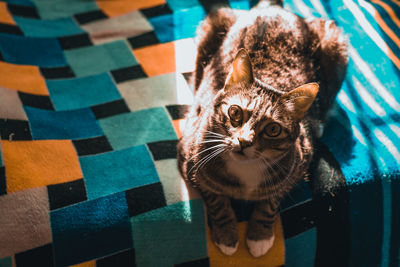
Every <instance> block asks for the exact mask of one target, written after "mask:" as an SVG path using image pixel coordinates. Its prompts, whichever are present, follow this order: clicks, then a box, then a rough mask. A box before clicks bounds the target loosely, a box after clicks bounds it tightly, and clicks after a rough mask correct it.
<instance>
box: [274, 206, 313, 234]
mask: <svg viewBox="0 0 400 267" xmlns="http://www.w3.org/2000/svg"><path fill="white" fill-rule="evenodd" d="M315 210H316V208H315V204H314V202H313V201H312V200H309V201H306V202H304V203H301V204H299V205H296V206H293V207H291V208H288V209H286V210H284V211H282V212H281V213H280V215H281V219H282V227H283V232H284V235H285V239H288V238H291V237H293V236H296V235H298V234H301V233H303V232H306V231H307V230H309V229H311V228H313V227H315V226H316V225H315V219H316V218H315Z"/></svg>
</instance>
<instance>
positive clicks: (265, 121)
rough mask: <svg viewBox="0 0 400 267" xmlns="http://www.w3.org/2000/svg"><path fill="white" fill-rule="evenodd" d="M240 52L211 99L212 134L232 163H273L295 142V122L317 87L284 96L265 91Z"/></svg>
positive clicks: (272, 91)
mask: <svg viewBox="0 0 400 267" xmlns="http://www.w3.org/2000/svg"><path fill="white" fill-rule="evenodd" d="M240 53H245V52H239V53H238V56H236V59H235V61H234V63H233V70H232V72H231V73H230V76H229V77H228V79H227V82H226V84H225V87H224V89H222V90H221V91H220V92H219V93H218V94H217V96H216V98H215V101H214V115H213V116H214V118H213V120H212V121H213V125H212V131H214V132H217V133H218V134H220V135H221V138H222V139H223V142H224V143H225V144H226V145H227V147H228V149H227V150H226V153H225V155H226V156H228V157H229V158H231V159H233V160H235V161H253V160H259V159H262V160H265V159H266V160H269V161H274V160H277V159H279V158H280V157H282V156H284V154H285V152H287V151H288V150H289V149H290V148H291V147H292V146H293V144H294V143H295V141H296V138H297V137H298V135H299V121H301V119H302V118H303V116H304V114H305V112H306V111H307V110H308V108H309V107H310V106H311V104H312V102H313V101H314V99H315V96H316V93H317V92H318V85H317V84H315V83H311V84H306V85H303V86H300V87H298V88H296V89H294V90H292V91H290V92H288V93H284V92H279V91H277V90H276V91H274V90H272V89H268V88H267V87H265V86H263V84H262V82H260V81H258V80H256V79H255V77H253V74H252V71H251V64H250V59H249V58H248V56H247V53H245V54H242V55H240ZM237 60H239V61H241V62H237ZM235 71H236V74H235ZM234 75H236V76H235V77H233V78H232V76H234Z"/></svg>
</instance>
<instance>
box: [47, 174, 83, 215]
mask: <svg viewBox="0 0 400 267" xmlns="http://www.w3.org/2000/svg"><path fill="white" fill-rule="evenodd" d="M47 191H48V193H49V204H50V210H55V209H60V208H63V207H66V206H69V205H72V204H75V203H79V202H82V201H85V200H87V195H86V188H85V182H84V181H83V179H79V180H76V181H72V182H66V183H60V184H55V185H48V186H47Z"/></svg>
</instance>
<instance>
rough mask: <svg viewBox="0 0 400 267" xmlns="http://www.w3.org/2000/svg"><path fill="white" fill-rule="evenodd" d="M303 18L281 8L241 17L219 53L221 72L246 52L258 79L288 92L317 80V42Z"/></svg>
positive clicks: (241, 15)
mask: <svg viewBox="0 0 400 267" xmlns="http://www.w3.org/2000/svg"><path fill="white" fill-rule="evenodd" d="M310 35H312V34H311V33H310V32H309V30H308V27H307V24H306V23H305V22H304V19H303V18H300V17H298V16H297V15H295V14H293V13H291V12H289V11H287V10H285V9H283V8H281V7H279V6H268V7H265V8H254V9H252V10H250V11H247V12H246V11H242V12H239V13H238V16H237V20H236V22H235V23H234V24H233V25H232V27H231V28H230V30H229V31H228V33H227V35H226V38H225V40H224V42H223V43H222V46H221V49H220V51H219V53H220V57H221V59H222V60H220V62H221V68H223V66H229V65H230V63H231V62H232V61H233V58H234V56H235V55H236V53H237V51H238V50H239V49H240V48H245V49H246V50H247V51H248V53H249V56H250V58H251V61H252V63H253V71H254V73H255V76H256V77H258V78H260V79H261V80H262V81H263V82H265V83H267V84H269V85H271V86H274V87H276V88H279V89H280V90H283V91H286V90H290V89H293V88H295V87H297V86H299V85H301V84H304V83H306V82H307V81H309V80H313V79H315V77H314V76H315V70H314V61H313V58H312V50H313V49H314V47H315V45H316V44H315V42H314V38H312V36H310Z"/></svg>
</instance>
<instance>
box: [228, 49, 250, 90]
mask: <svg viewBox="0 0 400 267" xmlns="http://www.w3.org/2000/svg"><path fill="white" fill-rule="evenodd" d="M253 81H254V77H253V67H252V66H251V61H250V57H249V54H247V51H246V49H244V48H242V49H240V50H239V52H238V53H237V54H236V57H235V59H234V60H233V63H232V69H231V72H230V73H229V75H228V78H227V79H226V81H225V88H229V87H230V86H233V85H235V84H239V83H241V84H244V85H251V84H252V83H253Z"/></svg>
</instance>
